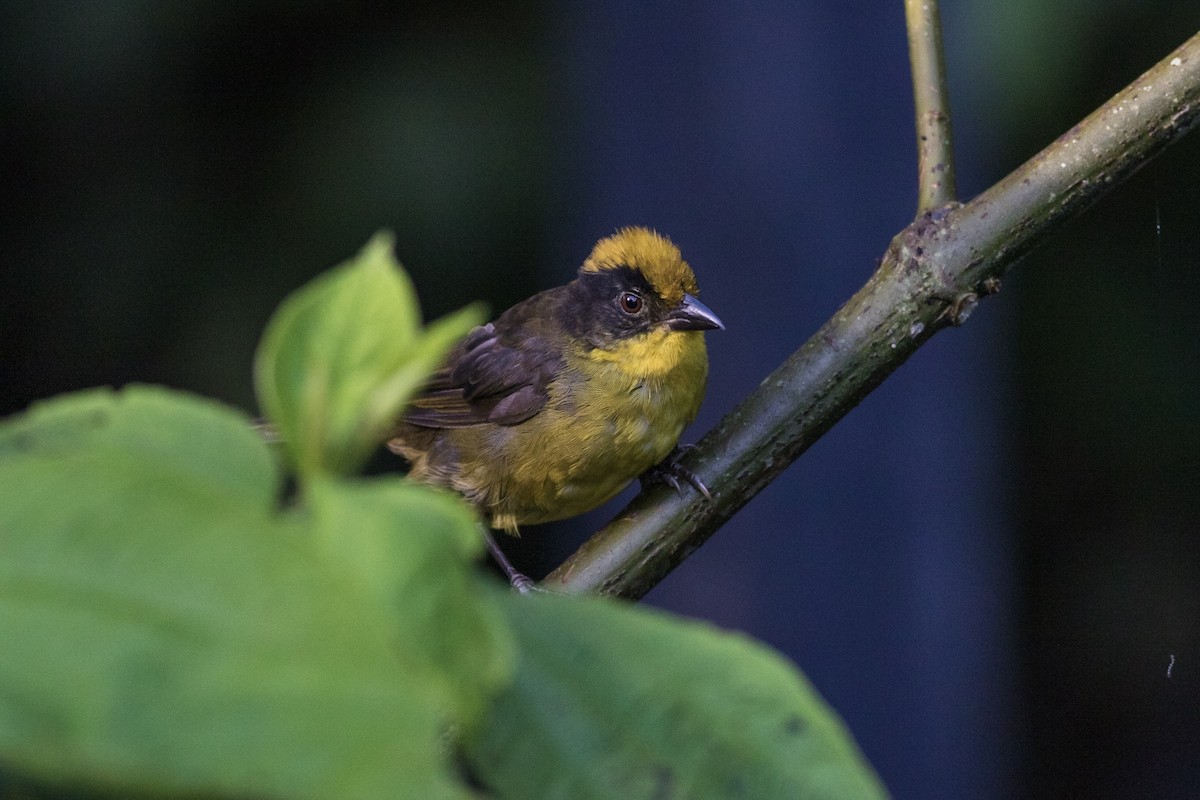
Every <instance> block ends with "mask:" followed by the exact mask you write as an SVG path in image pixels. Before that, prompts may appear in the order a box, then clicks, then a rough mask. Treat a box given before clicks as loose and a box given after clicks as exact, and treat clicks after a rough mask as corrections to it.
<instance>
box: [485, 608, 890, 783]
mask: <svg viewBox="0 0 1200 800" xmlns="http://www.w3.org/2000/svg"><path fill="white" fill-rule="evenodd" d="M504 607H505V609H506V611H507V613H508V618H509V620H510V622H511V623H512V626H513V630H514V631H515V632H516V635H517V642H518V646H519V653H520V656H519V664H518V667H517V675H516V680H515V681H514V682H513V683H512V685H510V686H509V687H508V688H507V690H505V691H504V692H502V693H501V694H500V696H499V697H498V698H497V699H496V701H495V704H494V707H493V710H492V713H491V714H489V715H488V717H487V721H486V724H485V725H484V726H483V727H482V728H481V729H480V731H479V733H478V734H477V735H476V736H474V737H472V738H471V739H469V740H468V749H467V752H468V754H469V758H470V761H471V764H472V766H473V767H474V768H475V769H476V770H477V772H478V773H479V774H480V775H481V776H482V777H483V779H484V782H485V783H486V784H488V785H489V786H493V787H495V788H496V789H497V790H498V794H499V796H501V797H514V798H516V797H538V798H570V800H592V799H593V798H594V799H595V800H602V799H603V798H623V800H639V799H640V798H647V800H650V799H651V798H685V797H686V798H795V797H805V798H813V800H819V799H820V798H829V800H842V799H843V798H880V797H884V796H885V793H884V791H883V788H882V787H881V786H880V785H879V783H878V781H877V780H876V778H875V777H874V775H873V774H872V772H871V771H870V769H869V768H867V767H865V766H864V765H863V763H862V761H861V756H860V755H859V753H858V751H857V748H856V747H855V746H854V744H853V743H852V741H851V740H850V738H849V737H848V736H847V734H846V731H845V730H844V728H843V727H842V725H841V724H840V722H838V720H837V718H836V717H835V716H834V715H833V714H832V713H831V712H830V711H829V709H828V708H827V707H826V706H825V704H824V702H823V701H822V700H821V699H820V698H819V697H818V696H817V694H816V693H815V692H814V691H813V690H812V688H811V687H810V686H809V685H808V683H807V681H805V680H804V678H803V677H802V676H801V675H800V674H799V673H798V672H797V671H796V669H795V668H794V667H793V666H792V665H791V664H789V663H787V662H786V661H785V660H784V659H783V658H781V657H780V656H779V655H777V654H775V653H773V652H771V651H769V650H767V649H766V648H764V647H762V646H761V645H758V644H755V643H754V642H752V641H750V640H748V639H746V638H744V637H741V636H735V635H731V634H726V633H722V632H720V631H718V630H716V629H714V628H712V627H710V626H707V625H700V624H697V623H691V622H685V621H682V620H678V619H674V618H672V617H670V616H668V615H666V614H662V613H652V612H650V611H647V610H643V609H636V608H634V607H632V606H626V605H623V604H619V603H614V602H611V601H603V600H598V599H584V598H573V599H567V598H562V597H551V596H546V597H533V598H528V597H510V598H505V602H504Z"/></svg>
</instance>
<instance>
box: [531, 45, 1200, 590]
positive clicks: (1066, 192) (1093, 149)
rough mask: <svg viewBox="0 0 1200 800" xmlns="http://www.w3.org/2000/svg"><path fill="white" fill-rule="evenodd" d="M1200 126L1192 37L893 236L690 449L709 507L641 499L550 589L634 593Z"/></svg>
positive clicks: (1199, 82) (658, 493) (677, 499)
mask: <svg viewBox="0 0 1200 800" xmlns="http://www.w3.org/2000/svg"><path fill="white" fill-rule="evenodd" d="M1198 120H1200V34H1197V35H1196V36H1193V37H1192V38H1191V39H1189V40H1188V41H1187V42H1185V43H1184V44H1183V45H1182V46H1181V47H1179V49H1177V50H1176V51H1175V52H1173V53H1171V55H1169V56H1167V58H1165V59H1164V60H1163V61H1161V62H1160V63H1159V64H1157V65H1156V66H1155V67H1153V68H1152V69H1151V70H1150V71H1148V72H1147V73H1146V74H1145V75H1143V76H1142V77H1140V78H1138V79H1137V80H1136V81H1134V82H1133V83H1132V84H1130V86H1128V87H1127V88H1125V89H1124V90H1122V91H1121V92H1120V93H1119V94H1117V95H1116V96H1115V97H1114V98H1113V99H1112V100H1110V101H1108V102H1107V103H1106V104H1104V105H1103V106H1101V107H1100V108H1099V109H1097V110H1096V111H1095V112H1094V113H1093V114H1091V116H1089V117H1088V118H1087V119H1085V120H1084V121H1083V122H1081V123H1079V124H1078V125H1076V126H1075V127H1073V128H1071V130H1069V131H1067V132H1066V133H1065V134H1063V135H1062V136H1061V137H1059V139H1058V140H1057V141H1055V142H1054V143H1053V144H1051V145H1050V146H1049V147H1047V148H1046V149H1045V150H1043V151H1042V152H1041V153H1039V154H1038V155H1036V156H1034V157H1033V158H1032V159H1030V160H1029V161H1028V162H1026V163H1025V164H1024V165H1022V166H1021V167H1020V168H1018V169H1017V170H1016V171H1014V172H1013V173H1012V174H1010V175H1009V176H1008V177H1006V178H1004V179H1003V180H1002V181H1000V182H999V183H998V184H996V185H995V186H993V187H992V188H991V189H989V190H988V191H986V192H984V193H983V194H982V195H980V196H979V197H977V198H975V199H974V200H972V201H971V202H970V203H968V204H967V205H965V206H958V207H953V208H940V209H937V210H934V211H931V212H928V213H926V214H924V215H922V216H921V217H920V218H919V219H917V221H916V222H914V223H913V224H912V225H910V226H909V227H907V228H905V229H904V230H903V231H901V232H900V233H899V234H898V235H897V236H896V237H895V238H894V239H893V240H892V243H891V246H890V247H889V248H888V250H887V252H886V253H885V255H884V258H883V262H882V264H881V265H880V267H879V269H878V270H877V271H876V273H875V274H874V275H873V276H872V277H871V279H870V281H868V282H867V284H866V285H865V286H864V287H863V288H862V289H860V290H859V291H858V293H857V294H855V295H854V296H853V297H852V298H850V300H849V301H848V302H847V303H846V304H845V305H844V306H842V308H841V309H840V310H839V311H838V312H837V313H836V314H835V315H834V316H833V318H832V319H830V320H829V321H828V322H827V323H825V325H824V326H823V327H822V328H821V329H820V330H819V331H817V333H816V334H814V335H813V337H812V338H810V339H809V340H808V341H807V342H806V343H805V344H804V345H803V346H802V347H801V348H800V349H799V350H797V351H796V352H795V353H793V354H792V355H791V356H790V357H789V358H788V359H787V360H786V361H785V362H784V363H783V364H782V365H781V366H780V367H779V368H778V369H776V370H775V372H773V373H772V374H771V375H770V376H768V377H767V379H766V380H764V381H763V383H762V385H761V386H759V388H758V389H757V390H756V391H754V392H753V393H752V394H750V395H749V396H748V397H747V398H746V399H745V400H743V401H742V402H741V403H740V404H739V405H738V406H737V408H735V409H734V410H733V411H732V412H730V413H729V415H728V416H726V417H725V419H724V420H722V421H721V423H720V424H718V425H717V427H716V428H714V429H713V430H712V431H710V432H709V433H708V434H707V435H706V436H705V437H704V438H703V439H702V440H701V441H700V443H699V445H698V447H697V449H696V450H694V451H691V452H690V453H689V455H688V456H687V457H685V459H684V460H685V462H686V463H687V466H688V467H689V468H691V469H692V470H694V471H695V472H696V473H697V474H698V475H699V476H700V478H701V479H703V480H704V482H705V483H706V484H707V485H708V486H709V488H710V489H712V494H713V500H712V502H706V501H703V500H702V499H700V498H699V496H698V495H697V494H694V493H690V492H689V493H687V494H685V495H683V496H680V495H677V494H676V493H675V492H673V491H671V490H669V489H664V488H662V487H653V488H650V489H648V490H646V491H644V492H642V493H641V494H639V495H638V496H637V497H635V498H634V499H633V501H632V502H631V503H630V504H629V505H628V506H627V507H626V508H625V509H624V510H623V511H622V512H621V513H620V514H619V515H618V516H617V517H616V518H615V519H614V520H613V521H612V522H610V523H609V524H608V525H607V526H606V527H605V528H604V529H602V530H601V531H600V532H598V533H597V534H596V535H595V536H593V537H592V538H591V539H589V540H588V541H587V542H586V543H584V545H583V547H581V548H580V549H579V551H577V552H576V553H575V554H574V555H573V556H571V558H569V559H568V560H567V561H566V562H565V563H564V564H563V565H562V566H560V567H559V568H558V569H556V570H554V572H552V573H551V574H550V575H549V576H548V577H547V578H546V580H545V581H544V585H545V586H547V587H548V588H550V589H553V590H556V591H568V592H585V591H590V592H599V593H602V594H610V595H620V596H623V597H631V598H636V597H641V596H642V595H643V594H645V593H646V592H647V591H649V590H650V589H651V588H652V587H653V586H654V585H655V584H657V583H658V582H659V581H660V580H662V578H663V576H665V575H666V574H667V573H668V572H670V571H671V570H672V569H674V568H675V567H676V566H677V565H678V564H679V563H680V562H681V561H683V560H684V559H685V558H687V556H688V555H689V554H690V553H691V552H692V551H694V550H695V549H696V548H697V547H699V546H700V545H701V544H702V543H703V542H704V541H705V540H706V539H707V538H708V537H709V536H710V535H712V533H713V532H714V531H715V530H716V529H717V528H718V527H720V526H721V524H723V523H724V522H725V521H726V520H727V519H729V518H730V517H731V516H732V515H733V514H734V512H736V511H737V510H738V509H739V508H741V507H742V506H743V505H745V504H746V503H747V502H749V501H750V499H751V498H752V497H754V495H755V494H757V493H758V492H759V490H761V489H762V488H763V487H764V486H766V485H767V484H768V483H769V482H770V481H771V480H773V479H774V478H775V477H776V476H777V475H778V474H779V473H780V472H782V471H783V469H784V468H785V467H787V466H788V465H789V464H790V463H792V461H794V460H795V459H796V458H797V457H798V456H799V455H800V454H801V453H803V452H804V451H805V450H806V449H808V447H809V446H810V445H812V443H813V442H815V441H816V440H817V439H819V438H820V437H821V435H822V434H824V433H825V431H827V430H829V428H830V427H831V426H832V425H833V424H834V423H835V422H837V420H839V419H841V418H842V417H843V416H844V415H845V414H846V413H847V412H848V411H849V410H850V409H851V408H853V407H854V406H855V405H856V404H857V403H858V402H859V401H860V400H861V399H862V398H863V397H864V396H866V395H867V393H868V392H870V391H871V390H872V389H874V388H875V387H876V386H878V385H879V383H880V382H881V381H883V379H884V378H886V377H887V376H888V375H889V374H891V373H892V372H893V371H894V370H895V369H896V368H897V367H899V366H900V364H902V363H904V361H905V360H906V359H907V358H908V357H909V356H910V355H912V354H913V352H915V351H916V349H917V348H918V347H920V346H921V345H922V344H924V343H925V341H926V340H928V339H929V338H930V337H931V336H932V335H933V334H934V333H935V332H937V331H938V330H941V329H942V328H945V327H947V326H950V325H958V324H962V323H963V322H965V321H966V319H967V317H968V316H969V315H970V312H971V310H972V309H973V308H974V307H975V305H976V304H977V303H978V301H979V299H980V298H982V297H984V296H986V295H988V294H992V293H994V292H995V291H997V290H998V289H999V286H1000V279H1001V278H1002V277H1003V276H1004V273H1005V272H1006V271H1007V270H1008V268H1009V267H1011V266H1012V265H1013V263H1015V262H1016V261H1017V259H1019V258H1020V257H1021V256H1022V255H1024V254H1025V253H1026V252H1028V250H1029V249H1030V248H1031V247H1032V246H1033V245H1034V243H1035V242H1036V241H1038V240H1039V239H1040V238H1041V237H1043V236H1045V235H1046V234H1048V233H1050V232H1052V231H1054V230H1056V229H1058V228H1059V227H1060V226H1061V225H1062V224H1063V223H1064V222H1066V221H1067V220H1068V219H1070V218H1072V217H1074V216H1077V215H1078V214H1079V213H1080V212H1081V211H1083V209H1084V208H1086V207H1087V206H1088V205H1090V204H1091V203H1093V202H1095V201H1096V200H1097V199H1098V198H1099V197H1100V196H1102V195H1103V194H1104V193H1105V192H1107V191H1108V190H1109V189H1111V188H1112V187H1114V186H1116V185H1117V184H1118V183H1120V182H1121V181H1123V180H1125V179H1126V178H1128V177H1129V176H1130V175H1131V174H1133V172H1135V171H1136V170H1137V169H1138V168H1139V167H1141V166H1143V165H1144V164H1146V163H1147V162H1148V161H1149V160H1150V159H1151V158H1153V157H1154V156H1155V155H1157V154H1158V153H1159V152H1160V151H1162V150H1163V149H1164V148H1166V147H1167V146H1168V145H1170V144H1172V143H1173V142H1175V141H1177V140H1178V139H1179V138H1180V137H1181V136H1183V135H1184V134H1185V133H1187V132H1188V131H1189V130H1191V129H1192V128H1193V127H1194V126H1195V125H1196V123H1197V121H1198Z"/></svg>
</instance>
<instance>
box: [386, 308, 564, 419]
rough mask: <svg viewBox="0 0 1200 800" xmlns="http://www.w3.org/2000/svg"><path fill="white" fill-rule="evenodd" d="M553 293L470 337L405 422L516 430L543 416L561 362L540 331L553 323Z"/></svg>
mask: <svg viewBox="0 0 1200 800" xmlns="http://www.w3.org/2000/svg"><path fill="white" fill-rule="evenodd" d="M553 291H554V290H551V292H553ZM551 292H543V293H542V294H539V295H535V296H534V297H531V298H530V299H529V300H526V301H525V302H523V303H518V304H517V305H515V306H513V307H512V308H511V309H509V310H508V311H506V312H505V313H504V314H502V315H501V316H500V318H499V319H497V320H496V321H495V322H489V323H488V324H487V325H480V326H479V327H477V328H475V329H474V330H472V331H471V332H470V333H469V334H467V338H466V339H464V340H463V342H462V343H461V344H460V345H459V346H458V347H457V348H455V350H454V351H453V353H452V354H451V355H450V358H449V359H448V361H447V363H446V366H444V367H443V368H442V369H440V370H438V371H437V372H436V373H434V375H433V377H432V378H431V379H430V380H429V383H428V384H426V386H425V388H424V389H423V390H422V391H421V393H420V394H419V395H417V397H416V398H414V399H413V401H412V403H411V405H410V406H409V408H408V410H407V411H405V413H404V416H403V418H402V420H403V421H404V422H407V423H410V424H412V425H418V426H420V427H424V428H462V427H467V426H471V425H480V424H483V423H488V422H490V423H494V424H497V425H516V424H518V423H521V422H524V421H525V420H527V419H529V418H530V417H532V416H533V415H534V414H536V413H537V412H538V411H540V410H541V409H542V406H544V405H546V400H547V398H548V394H547V386H548V385H549V383H550V381H551V380H553V379H554V376H555V374H557V372H558V370H559V368H560V366H561V363H562V354H561V352H560V350H559V348H556V347H555V346H554V345H553V344H552V343H551V341H550V340H549V339H548V338H547V337H546V336H544V335H542V333H541V331H540V330H538V329H542V328H546V327H547V323H548V322H549V321H551V320H553V319H554V317H553V315H552V314H548V313H546V312H548V311H550V310H551V308H552V306H553V296H552V295H551ZM539 311H541V312H542V313H541V314H539Z"/></svg>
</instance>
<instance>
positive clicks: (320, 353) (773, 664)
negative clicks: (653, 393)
mask: <svg viewBox="0 0 1200 800" xmlns="http://www.w3.org/2000/svg"><path fill="white" fill-rule="evenodd" d="M476 318H477V314H476V313H475V312H474V311H470V310H469V311H466V312H460V314H458V315H454V316H452V317H450V318H449V319H447V320H445V321H442V322H439V323H434V325H432V326H430V327H429V328H426V329H424V330H422V329H421V327H420V326H419V323H418V311H417V307H416V303H415V299H414V298H413V295H412V290H411V288H410V287H409V285H408V282H407V278H406V277H404V275H403V273H401V272H400V271H399V270H398V269H397V268H396V266H395V264H394V262H393V261H392V260H391V256H390V253H389V252H388V246H387V244H386V241H385V240H383V239H380V238H377V239H376V240H374V241H373V242H372V244H370V245H368V247H367V248H366V249H365V250H364V251H363V253H362V254H360V256H359V258H358V259H356V260H355V261H352V262H350V263H349V264H346V265H343V266H342V267H339V268H337V269H336V270H334V271H332V272H331V273H329V274H328V275H326V276H324V277H321V278H318V279H317V280H315V281H314V282H312V283H311V284H310V285H308V286H307V287H304V288H302V289H301V290H299V291H298V292H297V293H296V294H295V295H293V296H292V297H291V298H289V299H288V300H287V301H286V302H285V303H284V305H283V307H282V308H281V310H280V311H279V313H278V314H277V316H276V318H275V319H274V320H272V322H271V324H270V326H269V328H268V331H267V333H266V335H265V336H264V340H263V344H262V347H261V349H260V354H259V362H258V365H257V375H258V385H259V389H260V393H261V395H262V404H263V407H264V409H266V410H267V411H268V413H269V414H270V417H271V420H272V422H273V423H274V425H275V426H276V428H277V429H278V430H279V431H281V433H282V434H283V436H284V440H285V442H286V447H287V448H288V458H289V461H290V462H291V463H292V464H294V465H295V467H296V469H297V473H298V475H297V477H298V478H299V481H300V489H301V491H300V492H299V494H298V498H297V500H296V501H294V502H292V503H283V502H281V499H280V498H281V494H282V487H283V486H284V476H283V473H282V471H281V469H280V467H279V465H278V464H277V463H276V459H275V457H274V454H273V453H272V452H271V450H270V449H269V447H268V446H267V445H266V444H265V443H264V442H263V441H262V440H260V439H259V438H258V437H257V436H256V435H255V433H254V432H253V430H252V428H251V425H250V421H249V419H248V418H247V417H246V416H245V415H243V414H241V413H240V412H237V411H234V410H232V409H229V408H226V407H223V406H221V405H220V404H217V403H214V402H210V401H206V400H202V399H199V398H195V397H190V396H187V395H183V394H180V393H177V392H171V391H168V390H165V389H159V388H154V387H130V388H127V389H125V390H123V391H120V392H113V391H110V390H94V391H90V392H85V393H81V394H77V395H72V396H66V397H62V398H58V399H55V400H51V401H48V402H45V403H42V404H39V405H36V406H34V407H33V408H32V409H31V410H30V411H28V412H26V413H25V414H23V415H20V416H18V417H15V418H12V419H10V420H7V421H5V422H4V423H2V424H0V642H2V643H3V645H2V646H0V765H3V768H4V769H5V770H7V771H9V772H10V773H12V774H16V775H19V776H23V777H26V778H28V779H31V780H34V781H36V782H39V783H45V784H50V785H56V786H62V787H66V788H68V789H70V790H81V791H87V792H99V793H101V794H120V795H128V794H137V795H143V796H177V795H185V794H186V795H202V796H210V797H237V796H255V797H276V798H325V797H339V798H342V797H347V798H358V797H361V798H374V797H388V798H395V797H399V798H406V797H411V798H433V799H434V800H436V799H437V798H469V797H472V796H475V795H474V793H473V792H472V790H471V789H470V788H468V783H467V782H466V781H465V780H464V778H463V776H462V775H461V774H460V771H459V769H458V768H457V761H456V754H457V753H458V752H459V751H460V750H461V751H462V752H463V753H464V754H465V756H466V758H467V761H468V762H469V764H470V766H471V768H472V770H473V771H474V773H475V774H476V775H477V776H478V777H479V778H480V779H481V780H482V781H483V782H484V783H485V784H486V785H487V786H488V787H489V789H490V790H491V791H492V792H493V795H494V796H496V797H499V798H550V797H571V798H592V797H595V798H603V797H620V798H640V797H646V798H650V797H661V798H683V797H688V798H721V797H739V796H740V797H754V798H768V799H769V798H776V797H778V798H791V797H797V796H808V797H839V798H859V797H863V798H874V797H879V796H882V794H883V792H882V789H881V788H880V787H879V785H878V783H877V781H876V780H875V778H874V776H873V774H872V773H871V771H870V768H869V767H867V766H866V765H865V764H864V763H863V762H862V760H861V757H860V756H859V754H858V752H857V750H856V748H855V747H854V745H853V743H852V742H851V740H850V739H849V737H848V736H847V735H846V734H845V732H844V730H843V729H842V727H841V725H840V723H839V722H838V721H837V720H836V718H835V717H834V716H833V715H832V714H831V713H830V712H829V711H828V710H827V709H826V708H825V707H824V705H823V704H822V703H821V701H820V700H819V699H818V698H817V697H816V695H815V694H814V693H813V692H812V690H811V689H810V688H809V687H808V685H807V684H806V683H805V682H804V680H803V678H802V677H801V676H800V675H799V674H798V673H797V672H796V671H795V669H794V668H793V667H791V666H790V665H788V664H787V663H785V662H784V661H783V660H782V659H781V658H779V657H778V656H776V655H774V654H772V653H770V652H768V651H766V650H765V649H763V648H761V647H760V646H757V645H753V644H752V643H750V642H747V641H745V640H744V639H741V638H739V637H733V636H729V635H726V634H721V633H719V632H717V631H714V630H712V629H709V628H707V627H704V626H699V625H695V624H691V623H683V622H680V621H677V620H673V619H671V618H669V617H666V616H665V615H661V614H651V613H648V612H645V611H641V610H638V609H635V608H632V607H628V606H619V605H616V604H613V603H610V602H607V601H600V600H581V599H566V598H523V597H512V596H509V595H508V594H506V593H503V592H500V591H498V590H497V589H495V588H494V587H492V586H489V585H487V584H486V583H485V582H484V580H483V579H482V578H480V577H479V576H478V575H477V574H476V573H475V571H474V567H473V562H474V560H475V559H476V558H477V557H478V556H479V555H480V553H481V549H482V548H481V542H480V537H479V536H478V532H477V529H476V527H477V525H478V522H477V520H476V518H475V516H474V514H473V513H472V512H471V510H470V509H469V508H467V507H466V506H465V505H464V504H463V503H461V502H460V501H459V500H458V499H457V498H455V497H453V496H450V495H447V494H445V493H442V492H438V491H435V490H432V489H428V488H426V487H422V486H416V485H411V484H408V483H407V482H405V481H402V480H398V479H396V478H386V479H372V480H365V479H353V478H345V477H340V475H341V473H344V472H345V471H347V470H349V469H351V468H353V466H354V465H356V464H358V463H359V462H360V461H361V460H362V458H363V457H364V456H365V455H366V454H367V453H368V452H369V448H370V447H371V446H373V444H374V443H375V441H376V440H377V439H378V437H379V436H381V435H382V433H383V431H384V430H385V429H386V424H387V422H388V420H390V419H391V418H393V417H394V415H395V413H396V412H397V410H398V409H399V408H400V407H401V406H402V404H403V402H404V398H406V397H407V396H409V394H410V393H411V391H412V390H413V389H414V388H415V387H416V386H417V385H418V384H419V382H420V381H421V380H422V379H423V378H424V376H425V375H427V374H428V373H429V372H430V371H431V370H432V369H433V368H434V367H435V366H436V364H437V362H438V359H440V358H441V356H442V354H443V353H444V352H445V350H446V348H447V347H449V346H450V345H451V344H452V342H453V341H454V339H455V338H456V337H457V336H459V335H461V334H462V333H463V332H464V331H465V329H466V327H467V326H468V324H469V323H470V321H471V320H474V319H476Z"/></svg>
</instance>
